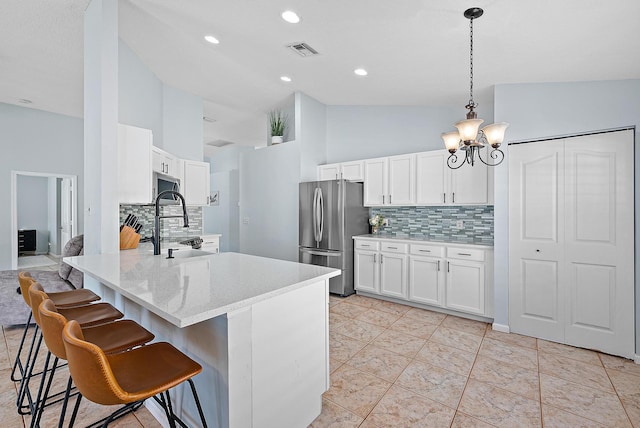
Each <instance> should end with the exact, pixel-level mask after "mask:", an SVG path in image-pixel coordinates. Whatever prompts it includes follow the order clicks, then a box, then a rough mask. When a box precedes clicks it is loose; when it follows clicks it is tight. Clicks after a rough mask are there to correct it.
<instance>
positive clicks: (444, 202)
mask: <svg viewBox="0 0 640 428" xmlns="http://www.w3.org/2000/svg"><path fill="white" fill-rule="evenodd" d="M442 203H443V204H446V203H447V194H446V193H443V194H442Z"/></svg>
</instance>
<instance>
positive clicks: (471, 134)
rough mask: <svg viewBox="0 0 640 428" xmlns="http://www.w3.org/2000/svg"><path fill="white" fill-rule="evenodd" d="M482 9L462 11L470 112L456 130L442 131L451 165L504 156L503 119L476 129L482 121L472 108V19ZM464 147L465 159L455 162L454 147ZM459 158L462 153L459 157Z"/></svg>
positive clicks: (491, 161)
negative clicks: (467, 45)
mask: <svg viewBox="0 0 640 428" xmlns="http://www.w3.org/2000/svg"><path fill="white" fill-rule="evenodd" d="M483 13H484V11H483V10H482V9H480V8H479V7H472V8H471V9H467V10H465V11H464V16H465V18H467V19H469V21H470V24H469V35H470V37H469V39H470V55H469V70H470V72H469V78H470V85H469V96H470V98H469V104H467V105H466V106H465V108H466V109H467V110H469V112H468V113H467V119H466V120H461V121H460V122H458V123H456V124H455V127H456V128H458V130H457V131H452V132H445V133H443V134H442V139H443V140H444V145H445V147H446V148H447V150H449V153H451V154H450V155H449V158H448V159H447V166H448V167H449V168H451V169H458V168H460V167H461V166H462V165H464V164H465V163H467V164H469V165H471V166H473V165H474V163H475V161H476V159H479V160H480V162H482V163H483V164H485V165H489V166H496V165H499V164H500V163H501V162H502V161H503V160H504V153H503V152H502V150H500V148H499V147H500V144H502V141H503V140H504V132H505V130H506V129H507V127H508V126H509V124H508V123H506V122H498V123H493V124H491V125H487V126H485V127H484V128H482V129H481V130H480V131H478V128H480V124H481V123H482V122H484V121H483V120H482V119H478V115H477V113H476V112H475V108H476V107H478V104H476V103H475V102H474V101H473V20H474V19H476V18H480V17H481V16H482V14H483ZM487 145H490V146H491V148H492V150H490V151H489V149H488V148H487V151H488V152H489V153H488V155H485V159H483V158H482V153H483V150H482V149H484V148H485V146H487ZM458 150H463V151H464V152H465V156H464V159H463V160H462V161H460V162H458V159H459V157H458V155H457V154H456V151H458ZM460 158H461V157H460Z"/></svg>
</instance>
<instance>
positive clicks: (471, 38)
mask: <svg viewBox="0 0 640 428" xmlns="http://www.w3.org/2000/svg"><path fill="white" fill-rule="evenodd" d="M469 40H470V43H469V105H470V106H471V107H475V104H474V102H473V18H471V19H470V20H469Z"/></svg>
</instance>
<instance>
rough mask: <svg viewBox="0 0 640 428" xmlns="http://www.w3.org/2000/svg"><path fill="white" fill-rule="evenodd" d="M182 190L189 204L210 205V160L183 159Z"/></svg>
mask: <svg viewBox="0 0 640 428" xmlns="http://www.w3.org/2000/svg"><path fill="white" fill-rule="evenodd" d="M181 163H182V168H181V169H182V183H181V191H182V195H183V196H184V200H185V202H186V203H187V205H200V206H202V205H209V197H210V196H209V193H210V182H211V181H210V180H211V177H210V175H209V168H210V165H209V163H208V162H198V161H192V160H181Z"/></svg>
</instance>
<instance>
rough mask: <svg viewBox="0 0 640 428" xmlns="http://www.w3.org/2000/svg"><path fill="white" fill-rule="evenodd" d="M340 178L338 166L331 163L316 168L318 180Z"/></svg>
mask: <svg viewBox="0 0 640 428" xmlns="http://www.w3.org/2000/svg"><path fill="white" fill-rule="evenodd" d="M339 177H340V164H338V163H333V164H327V165H320V166H319V167H318V180H320V181H325V180H337V179H338V178H339Z"/></svg>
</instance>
